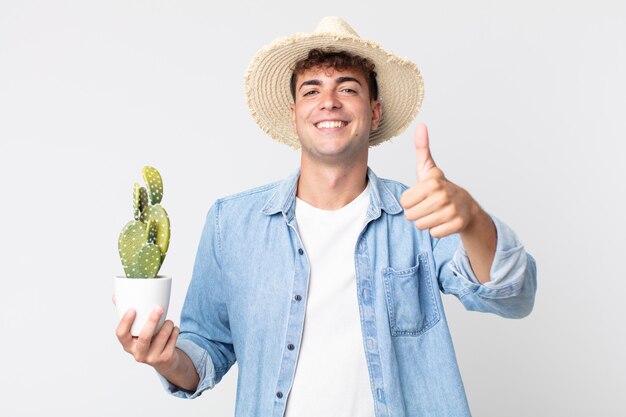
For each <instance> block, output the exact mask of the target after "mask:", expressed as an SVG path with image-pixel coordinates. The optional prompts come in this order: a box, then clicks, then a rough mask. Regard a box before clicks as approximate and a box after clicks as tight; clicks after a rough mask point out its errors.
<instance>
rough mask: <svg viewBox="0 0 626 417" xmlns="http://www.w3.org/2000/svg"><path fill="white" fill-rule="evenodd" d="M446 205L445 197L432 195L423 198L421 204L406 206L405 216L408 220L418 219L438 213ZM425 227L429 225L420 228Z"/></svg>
mask: <svg viewBox="0 0 626 417" xmlns="http://www.w3.org/2000/svg"><path fill="white" fill-rule="evenodd" d="M445 206H446V200H445V199H443V198H441V197H440V196H438V195H430V196H428V197H427V198H425V199H424V200H422V201H421V202H420V203H419V204H416V205H414V206H413V207H409V208H406V209H405V210H404V216H405V217H406V218H407V219H408V220H411V221H417V220H420V219H423V218H425V217H427V216H430V215H432V214H433V213H437V212H438V211H441V210H443V209H444V208H445ZM444 214H445V213H444ZM424 228H427V227H420V229H424Z"/></svg>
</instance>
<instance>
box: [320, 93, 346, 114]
mask: <svg viewBox="0 0 626 417" xmlns="http://www.w3.org/2000/svg"><path fill="white" fill-rule="evenodd" d="M339 108H341V101H339V99H338V98H337V95H336V94H335V91H333V90H327V91H324V92H322V93H321V96H320V109H321V110H333V109H339Z"/></svg>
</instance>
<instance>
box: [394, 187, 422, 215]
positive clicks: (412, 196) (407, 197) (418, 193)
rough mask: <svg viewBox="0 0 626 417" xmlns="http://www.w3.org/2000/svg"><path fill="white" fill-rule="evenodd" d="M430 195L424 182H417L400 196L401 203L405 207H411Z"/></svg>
mask: <svg viewBox="0 0 626 417" xmlns="http://www.w3.org/2000/svg"><path fill="white" fill-rule="evenodd" d="M426 197H428V190H427V189H426V186H424V184H417V185H414V186H413V187H411V188H409V189H407V190H405V191H404V192H403V193H402V195H401V196H400V205H401V206H402V207H404V208H405V210H406V209H407V208H411V207H413V206H415V205H417V204H419V203H421V202H422V201H423V200H424V199H425V198H426Z"/></svg>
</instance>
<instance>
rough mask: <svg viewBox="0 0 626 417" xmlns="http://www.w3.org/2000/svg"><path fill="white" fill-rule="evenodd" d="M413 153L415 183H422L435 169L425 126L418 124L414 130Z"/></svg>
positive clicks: (435, 165)
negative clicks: (415, 156) (415, 165)
mask: <svg viewBox="0 0 626 417" xmlns="http://www.w3.org/2000/svg"><path fill="white" fill-rule="evenodd" d="M413 142H414V144H415V153H416V155H417V181H423V180H424V179H425V178H427V177H428V174H429V171H430V170H431V169H432V168H436V167H437V164H435V160H434V159H433V156H432V154H431V153H430V141H429V139H428V129H427V128H426V125H424V124H419V125H417V127H416V128H415V135H414V136H413Z"/></svg>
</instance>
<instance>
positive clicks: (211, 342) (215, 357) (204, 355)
mask: <svg viewBox="0 0 626 417" xmlns="http://www.w3.org/2000/svg"><path fill="white" fill-rule="evenodd" d="M219 211H220V207H219V201H218V202H216V203H215V204H214V205H213V206H212V207H211V209H210V210H209V212H208V214H207V217H206V222H205V225H204V229H203V231H202V236H201V238H200V243H199V245H198V251H197V253H196V260H195V263H194V268H193V274H192V278H191V282H190V284H189V288H188V289H187V295H186V297H185V303H184V305H183V308H182V311H181V316H180V334H179V336H178V340H177V341H176V347H177V348H179V349H181V350H182V351H183V352H185V354H186V355H187V356H189V358H190V359H191V361H192V362H193V365H194V367H195V368H196V372H197V373H198V376H199V379H200V381H199V383H198V387H197V389H196V390H195V391H194V392H191V391H187V390H183V389H181V388H180V387H177V386H175V385H173V384H171V383H170V382H169V381H167V379H165V378H163V377H162V376H161V375H159V377H160V379H161V382H162V383H163V385H164V387H165V389H166V391H168V392H169V393H170V394H172V395H175V396H177V397H180V398H195V397H197V396H199V395H200V394H202V392H203V391H205V390H207V389H210V388H213V387H214V386H215V384H217V383H218V382H219V381H220V380H221V379H222V377H223V376H224V375H225V374H226V372H227V371H228V370H229V369H230V367H231V366H232V365H233V364H234V363H235V352H234V348H233V343H232V336H231V332H230V324H229V319H228V310H227V294H228V291H227V288H226V285H225V283H224V279H223V274H222V266H221V265H220V258H221V257H220V217H219V215H220V213H219Z"/></svg>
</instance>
